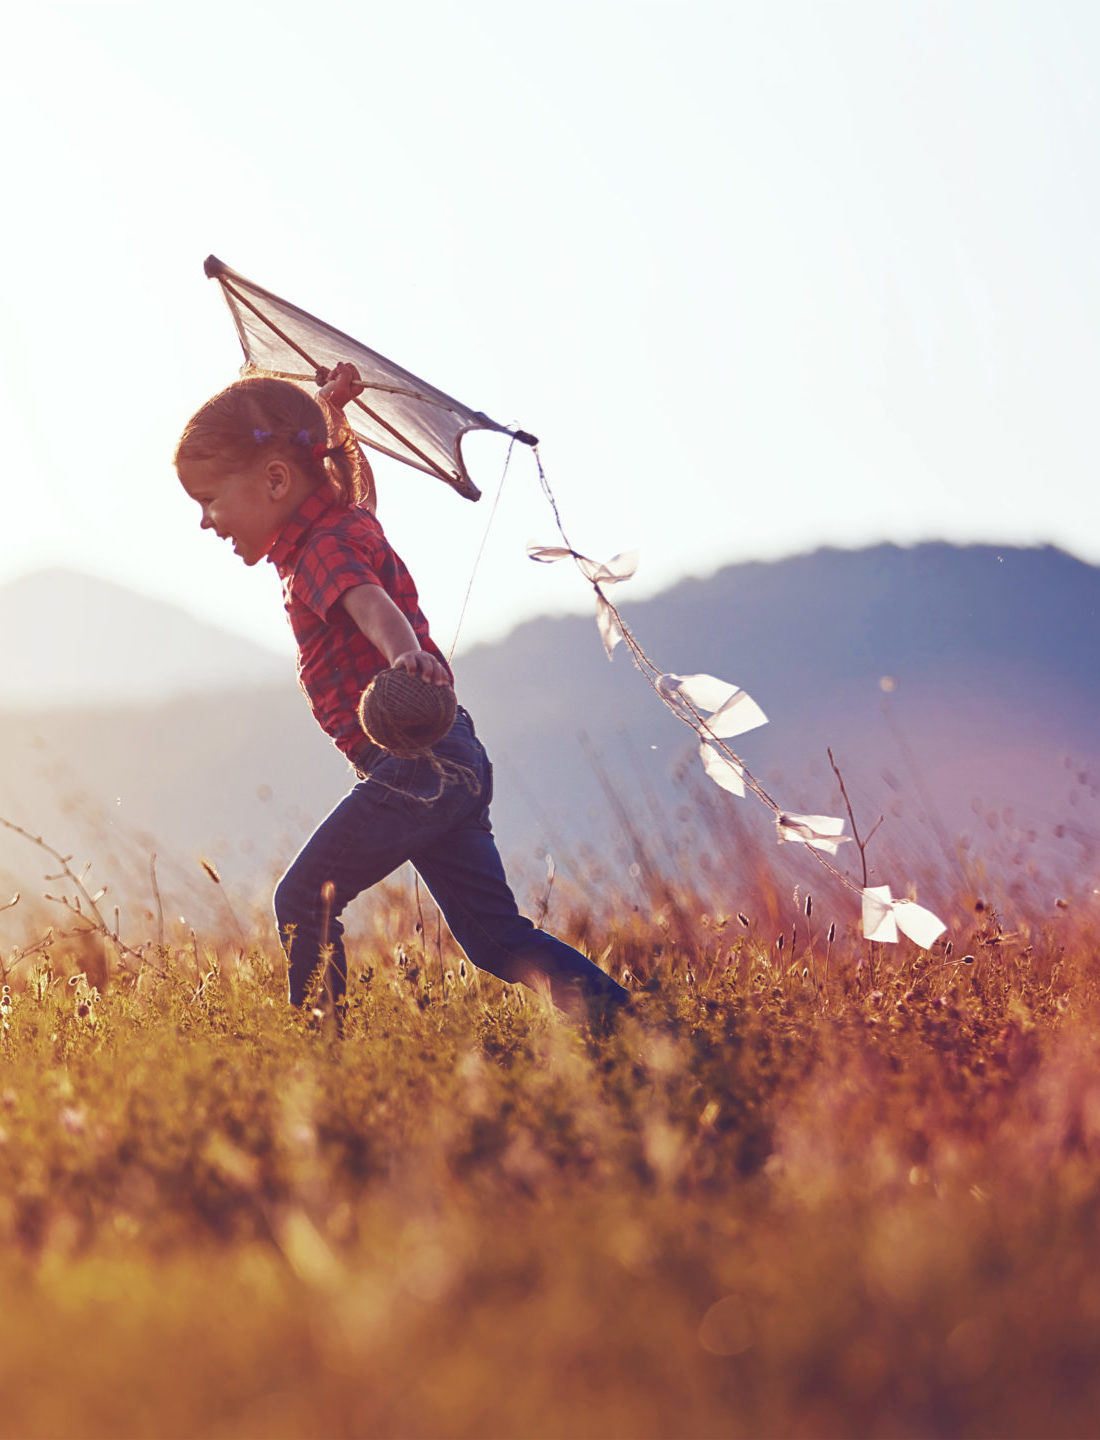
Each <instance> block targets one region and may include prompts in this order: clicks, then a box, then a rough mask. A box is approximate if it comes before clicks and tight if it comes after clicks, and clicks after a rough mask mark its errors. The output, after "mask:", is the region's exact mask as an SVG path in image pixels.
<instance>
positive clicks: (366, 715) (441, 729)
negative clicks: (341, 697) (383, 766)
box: [359, 669, 456, 757]
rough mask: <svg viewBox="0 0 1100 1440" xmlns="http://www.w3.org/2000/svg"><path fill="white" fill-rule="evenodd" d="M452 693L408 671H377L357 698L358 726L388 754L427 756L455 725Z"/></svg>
mask: <svg viewBox="0 0 1100 1440" xmlns="http://www.w3.org/2000/svg"><path fill="white" fill-rule="evenodd" d="M455 705H456V701H455V692H454V690H453V689H452V688H451V686H450V685H433V684H432V683H431V681H430V680H421V678H420V677H419V675H410V674H409V672H408V671H407V670H394V669H389V670H380V671H379V672H378V674H377V675H375V677H374V679H373V680H372V681H371V682H370V684H369V685H368V686H367V688H366V689H365V690H364V691H363V694H362V695H361V696H360V699H359V724H360V725H361V726H362V727H363V732H364V734H365V735H366V736H367V738H368V739H369V740H373V741H374V743H375V744H376V745H380V746H381V747H382V749H383V750H388V751H389V752H390V754H391V755H399V756H403V757H405V756H414V755H426V754H427V753H428V752H429V751H430V750H431V748H432V746H433V745H434V744H435V743H436V741H437V740H442V739H443V737H444V735H446V733H447V731H448V730H450V728H451V726H452V725H453V724H454V718H455Z"/></svg>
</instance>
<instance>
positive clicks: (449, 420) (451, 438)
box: [203, 255, 538, 500]
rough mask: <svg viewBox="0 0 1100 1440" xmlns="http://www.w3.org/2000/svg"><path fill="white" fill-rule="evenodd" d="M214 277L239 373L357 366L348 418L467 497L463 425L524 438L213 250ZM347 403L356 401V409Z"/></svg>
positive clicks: (472, 491) (301, 372)
mask: <svg viewBox="0 0 1100 1440" xmlns="http://www.w3.org/2000/svg"><path fill="white" fill-rule="evenodd" d="M203 268H204V269H205V271H206V274H207V276H208V277H209V278H210V279H212V280H217V282H218V284H219V285H220V286H221V289H222V294H223V295H224V296H225V302H226V304H227V305H228V306H229V310H230V313H231V314H232V316H233V320H234V323H235V324H236V327H237V335H238V337H239V338H240V342H241V348H242V349H243V350H244V364H243V365H242V366H241V374H242V375H251V374H255V373H257V372H260V373H263V374H265V375H276V376H279V377H281V378H283V379H286V380H295V381H297V382H298V383H299V384H300V385H304V386H307V387H309V388H310V389H311V390H312V389H316V388H317V387H319V386H320V385H321V384H323V383H324V378H325V377H324V374H323V373H320V372H327V371H329V370H331V369H332V367H333V366H334V365H336V364H337V363H338V362H339V361H341V360H347V361H350V362H351V364H353V365H354V366H355V367H356V369H357V370H358V371H359V375H360V378H361V379H362V381H363V383H364V385H365V387H366V388H365V389H364V391H363V393H362V394H361V395H360V396H359V397H358V398H356V399H355V400H353V401H352V405H351V406H349V408H348V419H349V421H350V422H351V427H352V429H353V431H354V432H355V434H356V435H357V436H358V437H359V439H360V440H362V442H363V443H364V444H365V445H369V446H370V447H371V448H372V449H374V450H380V451H382V453H383V454H384V455H391V456H392V457H393V458H394V459H395V460H401V461H403V462H404V463H405V464H406V465H412V466H413V467H414V469H417V470H423V471H424V472H425V473H426V474H428V475H435V476H436V477H437V478H438V479H440V480H443V481H445V482H446V483H447V484H448V485H450V486H451V487H452V488H453V489H455V490H457V491H458V493H459V494H460V495H463V496H465V498H466V499H467V500H477V499H480V497H481V491H480V490H479V489H478V488H477V486H476V485H475V484H474V482H473V481H472V480H471V479H470V476H469V473H468V472H467V470H466V464H465V461H464V460H463V458H462V448H461V442H462V437H463V435H465V434H466V432H467V431H469V430H497V431H499V432H500V433H501V434H503V435H511V436H512V437H513V438H514V439H516V440H519V441H521V442H522V443H523V444H525V445H536V444H537V443H538V442H537V441H536V439H535V437H534V436H533V435H528V434H527V433H526V432H525V431H523V430H514V429H511V428H509V427H508V426H507V425H498V424H497V422H496V421H495V420H490V419H489V417H488V415H483V414H482V413H481V412H480V411H478V410H471V409H469V408H468V407H467V406H465V405H463V404H461V403H460V402H459V401H458V400H455V399H453V398H452V397H451V396H450V395H445V394H444V393H443V391H442V390H437V389H436V388H435V386H434V385H429V384H428V383H427V382H426V381H424V380H418V379H417V377H416V376H415V375H411V374H410V373H409V371H408V370H403V369H402V368H401V366H400V365H395V364H394V363H393V361H392V360H387V359H386V358H385V356H383V355H379V354H378V353H377V352H376V351H374V350H370V349H368V348H367V346H366V345H362V344H360V342H359V341H358V340H353V339H352V337H351V336H350V335H345V334H344V333H343V331H342V330H336V329H335V328H334V327H333V326H331V325H326V324H325V323H324V321H323V320H318V319H317V318H316V317H315V316H313V315H310V314H308V313H307V312H306V311H305V310H301V309H299V307H298V306H297V305H292V304H291V303H290V301H289V300H281V299H280V298H279V297H278V295H272V293H271V292H270V290H264V289H262V288H261V287H260V286H259V285H254V284H253V283H252V281H251V280H246V279H245V278H244V276H243V275H238V274H237V273H236V271H234V270H230V268H229V266H228V265H224V264H223V263H222V262H221V261H220V260H219V259H218V258H217V257H216V256H215V255H209V256H207V259H206V263H205V265H204V267H203ZM352 406H353V407H355V408H354V410H353V409H352Z"/></svg>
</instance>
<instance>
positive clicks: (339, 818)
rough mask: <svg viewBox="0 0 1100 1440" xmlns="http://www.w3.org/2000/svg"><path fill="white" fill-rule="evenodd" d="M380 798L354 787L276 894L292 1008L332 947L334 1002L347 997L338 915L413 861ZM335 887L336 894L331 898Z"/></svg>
mask: <svg viewBox="0 0 1100 1440" xmlns="http://www.w3.org/2000/svg"><path fill="white" fill-rule="evenodd" d="M378 798H379V797H378V795H377V793H372V792H371V791H370V789H369V787H368V785H367V784H366V783H365V782H364V783H361V784H359V785H356V787H355V789H354V790H352V791H351V793H350V794H348V795H346V796H345V797H344V799H343V800H342V801H341V802H340V804H339V805H337V807H336V809H335V810H333V812H332V813H331V815H329V816H328V818H327V819H326V820H324V821H322V822H321V824H320V826H318V828H317V830H316V831H315V832H314V834H313V835H312V836H311V837H310V839H309V840H308V841H307V842H306V844H305V845H304V846H303V848H302V850H301V852H300V853H299V854H298V856H297V857H296V859H295V860H294V861H293V862H292V864H291V866H290V868H289V870H288V871H287V872H286V874H285V875H284V876H283V878H282V879H281V880H280V881H279V884H278V886H277V888H276V890H275V918H276V920H277V922H278V926H279V938H280V939H281V940H282V943H283V948H284V950H285V951H286V956H287V968H288V979H289V992H290V997H289V998H290V1003H291V1004H292V1005H303V1004H305V999H306V993H307V991H308V989H309V986H310V981H311V979H312V978H313V976H314V974H315V973H316V971H317V968H318V966H319V965H320V963H321V960H322V951H323V950H324V948H325V947H326V946H329V947H330V950H329V969H328V979H329V982H330V984H331V986H332V994H333V998H334V999H335V1000H340V999H341V998H342V997H343V995H344V992H345V991H346V989H347V958H346V956H345V954H344V939H343V935H344V927H343V925H342V924H341V922H340V915H341V913H342V912H343V911H344V909H345V908H346V907H347V906H348V905H349V904H350V903H351V901H352V900H354V899H355V897H356V896H357V895H359V894H361V892H362V891H364V890H366V889H368V888H369V887H370V886H371V885H376V884H377V883H378V882H379V881H380V880H384V879H385V878H386V876H387V875H390V874H392V873H393V871H394V870H396V869H397V868H398V867H399V866H400V865H403V864H404V862H405V861H406V860H407V859H408V858H409V850H410V848H411V846H412V844H413V837H412V836H410V835H408V834H407V833H401V832H400V831H398V833H396V834H394V833H393V828H392V826H391V825H390V823H389V820H388V816H387V813H386V811H385V809H384V808H383V807H382V806H380V805H379V804H378ZM329 885H331V886H332V891H331V897H329V896H326V886H329Z"/></svg>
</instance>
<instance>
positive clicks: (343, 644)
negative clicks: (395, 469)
mask: <svg viewBox="0 0 1100 1440" xmlns="http://www.w3.org/2000/svg"><path fill="white" fill-rule="evenodd" d="M267 558H268V559H269V560H270V561H271V563H272V564H273V565H274V566H275V569H276V570H277V571H278V572H279V578H280V579H281V580H282V582H283V601H284V603H285V605H286V613H287V615H288V617H289V619H290V626H291V629H292V630H293V631H294V638H295V640H296V641H297V642H298V683H299V684H300V685H301V687H302V689H303V690H304V691H305V693H306V698H307V699H308V700H309V703H310V706H311V708H312V710H313V713H314V715H316V717H317V720H318V723H319V724H320V726H321V728H322V729H323V730H324V731H325V732H326V733H327V734H328V735H331V736H332V738H333V740H335V741H336V744H337V745H338V746H339V747H340V749H341V750H342V751H343V752H344V754H345V755H347V756H348V757H349V758H354V754H355V751H356V749H358V748H361V747H362V745H363V742H364V740H365V739H366V737H365V736H364V734H363V732H362V730H361V729H360V727H359V718H358V708H359V697H360V695H361V694H362V693H363V690H364V688H365V687H366V685H367V683H368V681H370V679H371V678H372V677H373V676H374V675H376V674H377V673H378V671H379V670H384V669H385V668H386V666H387V665H388V664H389V661H388V660H387V659H386V657H385V655H383V654H382V652H381V650H379V649H378V647H377V646H375V645H372V644H371V642H370V641H369V640H368V639H367V637H366V636H365V635H364V634H363V632H362V631H361V630H360V629H359V627H358V625H356V623H355V621H354V620H353V619H352V618H351V616H350V615H349V614H348V612H347V610H345V608H344V606H343V605H342V604H341V603H340V601H341V598H342V597H343V596H344V595H345V594H346V593H347V592H348V591H349V590H354V589H355V587H356V586H357V585H380V586H381V587H382V589H383V590H384V591H385V592H386V594H387V595H388V596H389V597H390V599H391V600H392V601H393V602H394V604H395V605H396V606H397V608H398V609H399V610H400V611H401V613H402V614H403V615H404V616H405V618H406V620H408V622H409V624H410V625H411V626H412V628H413V630H414V632H415V634H416V638H417V640H419V642H420V646H421V649H423V650H430V651H431V653H432V654H433V655H436V656H438V658H439V659H440V660H443V663H444V664H446V663H447V662H446V660H444V658H443V655H442V653H441V652H440V650H439V648H438V646H437V645H436V644H435V643H434V641H433V640H432V638H431V636H430V635H429V633H428V622H427V620H426V619H425V618H424V613H423V611H422V610H421V609H420V602H419V599H418V597H417V593H416V586H415V585H414V584H413V580H412V576H411V575H410V574H409V572H408V570H406V568H405V566H404V564H403V563H402V561H401V560H400V559H399V557H398V556H397V555H396V554H395V553H394V551H393V549H392V548H391V546H390V543H389V541H388V540H387V539H386V537H385V535H384V534H383V532H382V527H381V525H379V523H378V521H377V519H376V518H375V517H374V516H373V515H372V514H371V512H370V511H369V510H366V509H364V508H363V507H362V506H358V505H353V506H345V505H342V504H341V503H340V502H339V501H338V500H337V499H336V498H335V497H334V496H333V495H332V494H331V492H329V491H328V490H326V489H325V488H324V487H321V488H319V489H317V490H314V491H313V493H312V494H311V495H309V496H308V497H307V498H306V499H305V500H304V501H303V502H302V504H301V505H300V506H299V507H298V509H297V510H296V511H295V512H294V514H293V515H292V516H291V517H290V519H289V520H288V521H287V523H286V525H285V526H284V527H283V529H282V531H281V532H280V534H279V538H278V539H277V540H276V541H275V544H274V545H273V546H272V547H271V550H270V552H269V554H268V557H267Z"/></svg>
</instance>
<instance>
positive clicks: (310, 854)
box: [275, 710, 491, 1005]
mask: <svg viewBox="0 0 1100 1440" xmlns="http://www.w3.org/2000/svg"><path fill="white" fill-rule="evenodd" d="M435 754H436V756H437V757H438V763H440V764H442V765H444V766H448V767H450V768H449V770H448V771H447V772H446V774H445V775H441V774H440V773H439V769H438V768H437V764H436V763H433V761H432V760H430V759H400V758H398V757H396V756H392V755H387V756H384V757H383V758H382V759H381V760H379V761H378V762H377V763H376V764H375V765H374V766H373V767H372V768H371V771H370V774H369V776H367V777H366V778H365V779H363V780H362V781H360V783H359V784H358V785H356V786H355V787H354V789H353V790H352V791H351V792H350V793H349V794H348V795H346V796H345V797H344V799H343V800H342V801H341V802H340V803H339V805H337V806H336V808H335V809H334V810H333V811H332V813H331V814H330V815H329V816H328V818H327V819H326V820H324V821H322V823H321V825H320V826H319V827H318V828H317V830H316V831H315V832H314V834H313V835H312V836H311V837H310V839H309V840H308V841H307V842H306V844H305V846H304V847H303V848H302V850H301V852H300V853H299V854H298V856H297V857H296V859H295V860H294V861H293V863H292V864H291V866H290V868H289V870H288V871H287V872H286V874H285V875H284V876H283V878H282V880H280V882H279V885H278V887H277V889H276V891H275V917H276V920H277V922H278V926H279V933H280V938H281V939H282V942H283V946H284V949H285V950H286V952H287V960H288V970H289V992H290V1001H291V1004H293V1005H301V1004H303V1003H304V1002H305V997H306V992H307V990H308V989H309V984H310V980H311V978H312V976H313V975H314V974H315V972H316V971H317V968H318V966H319V964H320V962H321V959H322V951H323V950H324V949H325V947H326V946H328V947H330V949H329V953H330V969H329V979H330V982H331V984H332V987H333V993H334V995H335V996H336V998H340V997H341V996H343V994H344V992H345V989H346V986H347V961H346V957H345V953H344V943H343V933H344V931H343V925H342V924H341V922H340V916H341V914H342V912H343V911H344V909H345V908H346V907H347V906H348V905H349V904H350V903H351V901H352V900H354V899H355V897H356V896H357V895H359V894H361V892H362V891H364V890H367V889H369V888H370V886H372V885H375V884H377V883H378V882H379V881H380V880H384V879H385V877H386V876H387V875H389V874H391V873H392V872H393V871H394V870H396V869H397V868H398V867H399V866H400V865H402V864H403V863H404V862H405V861H406V860H407V859H408V858H409V857H410V855H411V854H412V851H413V850H414V849H415V848H416V847H417V846H418V845H422V844H430V843H431V842H432V841H434V840H437V839H438V838H439V837H440V836H441V835H444V834H446V833H447V832H448V831H449V830H451V829H453V828H454V827H455V826H456V825H459V824H461V823H463V822H464V821H465V820H466V818H467V817H468V816H469V814H470V813H471V811H473V810H476V809H478V808H479V807H480V806H481V805H483V803H484V795H485V794H486V793H487V791H488V788H489V785H490V783H491V781H490V774H489V765H488V761H487V759H486V758H485V752H484V750H483V749H482V747H481V745H480V744H479V743H478V741H477V739H476V737H475V736H474V733H473V724H472V722H471V721H470V717H469V715H468V714H467V713H466V712H465V711H464V710H460V711H459V714H458V716H457V717H456V719H455V723H454V725H453V726H452V728H451V731H450V733H449V734H448V735H447V736H446V737H445V738H444V739H443V740H442V741H440V742H439V744H438V745H437V746H436V747H435ZM328 886H331V887H332V889H331V894H330V895H329V894H328V893H326V887H328Z"/></svg>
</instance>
